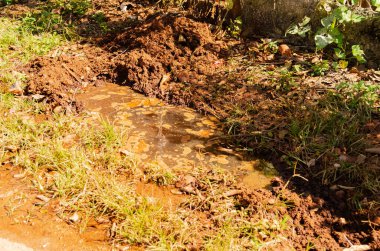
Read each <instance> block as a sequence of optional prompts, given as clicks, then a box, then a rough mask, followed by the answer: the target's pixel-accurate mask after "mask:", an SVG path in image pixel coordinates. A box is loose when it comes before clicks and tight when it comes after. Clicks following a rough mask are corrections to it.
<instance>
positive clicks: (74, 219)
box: [69, 213, 79, 223]
mask: <svg viewBox="0 0 380 251" xmlns="http://www.w3.org/2000/svg"><path fill="white" fill-rule="evenodd" d="M69 220H70V221H71V222H73V223H75V222H78V221H79V215H78V214H77V213H74V214H73V215H72V216H71V217H70V218H69Z"/></svg>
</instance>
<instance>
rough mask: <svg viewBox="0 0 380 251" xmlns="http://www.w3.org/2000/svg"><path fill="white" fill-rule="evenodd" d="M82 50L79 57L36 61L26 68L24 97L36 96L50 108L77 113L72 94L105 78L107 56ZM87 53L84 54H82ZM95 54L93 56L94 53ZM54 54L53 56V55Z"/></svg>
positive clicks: (98, 50) (78, 104)
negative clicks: (27, 78)
mask: <svg viewBox="0 0 380 251" xmlns="http://www.w3.org/2000/svg"><path fill="white" fill-rule="evenodd" d="M81 48H82V54H79V55H69V54H68V53H63V54H62V55H60V56H54V55H53V56H51V57H40V58H37V59H36V60H34V61H32V62H31V63H30V65H29V66H28V74H29V82H28V84H27V87H26V94H27V95H29V94H40V95H42V96H41V97H40V98H41V100H43V101H44V102H46V103H48V104H50V105H51V108H52V109H53V110H54V109H59V110H66V111H67V110H71V109H72V108H74V109H75V110H76V111H79V110H80V109H81V105H80V103H78V102H77V101H76V99H75V94H77V93H78V92H81V91H83V89H85V88H86V87H87V86H89V85H97V84H100V83H101V82H102V79H103V78H105V77H106V75H109V71H108V68H109V67H108V65H109V64H108V63H106V62H108V58H107V53H105V52H102V51H101V49H99V48H92V47H89V48H84V47H81ZM86 52H87V53H86ZM94 52H95V53H94ZM53 54H54V53H53Z"/></svg>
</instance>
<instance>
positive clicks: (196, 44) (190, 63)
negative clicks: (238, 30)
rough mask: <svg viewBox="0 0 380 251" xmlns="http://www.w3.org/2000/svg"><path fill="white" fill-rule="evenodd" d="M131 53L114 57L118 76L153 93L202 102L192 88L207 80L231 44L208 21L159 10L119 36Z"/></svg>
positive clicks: (120, 43) (120, 44)
mask: <svg viewBox="0 0 380 251" xmlns="http://www.w3.org/2000/svg"><path fill="white" fill-rule="evenodd" d="M113 44H115V47H118V48H126V50H127V51H126V52H125V53H123V54H122V55H120V56H119V57H118V58H117V59H116V60H115V61H116V62H115V65H116V69H115V71H116V76H115V77H116V80H117V81H118V82H119V83H121V84H127V85H131V86H132V88H133V89H135V90H137V91H140V92H143V93H145V94H147V95H149V96H156V97H160V98H162V99H164V100H170V101H171V102H174V103H178V104H186V105H195V104H197V102H196V100H194V99H193V98H194V96H196V95H193V94H192V93H191V91H192V90H193V89H194V87H198V86H199V87H201V86H204V85H206V81H207V78H208V77H209V76H212V75H213V74H214V73H215V71H216V69H217V68H218V67H219V66H221V64H222V62H223V61H222V60H220V59H221V56H222V55H223V54H226V51H227V45H226V43H224V42H222V41H215V40H214V38H213V36H212V34H211V31H210V29H209V25H208V24H206V23H201V22H196V21H194V20H192V19H190V18H187V17H184V16H181V15H179V14H175V13H169V14H158V15H156V16H152V17H150V18H148V19H147V21H145V22H144V23H143V24H141V25H138V26H136V27H134V28H132V29H130V30H128V31H127V32H124V33H122V34H120V35H118V36H117V37H116V39H115V40H114V41H113Z"/></svg>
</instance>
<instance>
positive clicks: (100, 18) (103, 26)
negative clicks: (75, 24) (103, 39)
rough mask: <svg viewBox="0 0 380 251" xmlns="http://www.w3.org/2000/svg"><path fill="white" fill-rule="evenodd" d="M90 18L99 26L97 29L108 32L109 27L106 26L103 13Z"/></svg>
mask: <svg viewBox="0 0 380 251" xmlns="http://www.w3.org/2000/svg"><path fill="white" fill-rule="evenodd" d="M91 18H92V19H93V20H94V21H95V22H96V23H97V24H98V25H99V28H100V29H101V30H102V31H103V32H107V31H108V30H109V27H108V25H107V17H106V16H105V15H104V13H103V12H96V13H95V14H93V15H92V16H91Z"/></svg>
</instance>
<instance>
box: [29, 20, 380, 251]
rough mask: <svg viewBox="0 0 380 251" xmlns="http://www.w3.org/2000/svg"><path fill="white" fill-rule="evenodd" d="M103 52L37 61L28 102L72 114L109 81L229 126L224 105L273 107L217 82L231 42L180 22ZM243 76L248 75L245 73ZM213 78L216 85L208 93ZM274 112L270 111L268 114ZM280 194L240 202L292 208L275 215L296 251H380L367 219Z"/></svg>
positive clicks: (152, 25)
mask: <svg viewBox="0 0 380 251" xmlns="http://www.w3.org/2000/svg"><path fill="white" fill-rule="evenodd" d="M108 40H109V38H108ZM104 48H111V50H112V51H113V52H109V51H108V52H107V51H106V50H102V49H100V48H96V47H94V46H82V47H79V48H77V50H74V52H75V51H78V53H76V54H75V53H74V54H73V53H72V54H68V53H64V54H62V55H60V56H54V55H53V57H45V58H39V59H37V60H35V61H34V62H32V63H31V64H30V67H29V74H30V75H29V79H30V82H29V84H28V88H27V94H35V93H39V94H42V95H45V96H46V97H45V100H46V102H48V103H51V104H52V109H54V108H56V107H63V108H64V109H67V107H70V106H71V105H74V107H76V108H77V109H78V107H79V105H78V104H77V103H76V101H75V93H78V92H80V91H82V90H83V89H85V87H86V86H87V85H97V84H101V83H102V81H103V79H104V78H108V79H114V80H116V81H117V82H118V83H120V84H125V85H130V86H131V87H132V88H133V89H135V90H137V91H140V92H143V93H145V94H146V95H149V96H156V97H160V98H162V99H164V100H166V101H170V102H172V103H177V104H184V105H189V106H192V107H195V108H197V109H200V110H203V111H206V112H211V113H213V114H218V115H220V117H222V118H223V117H225V116H226V112H225V108H226V107H225V106H223V105H222V106H220V105H219V104H225V103H226V102H225V100H226V99H235V98H236V99H237V100H240V102H244V98H246V99H250V102H254V101H257V102H258V101H260V102H261V101H263V102H264V101H265V102H267V103H268V102H269V103H270V100H271V99H274V98H273V97H271V95H272V94H271V93H269V92H268V93H267V94H265V95H259V91H258V90H250V89H249V87H248V86H247V87H244V88H245V89H243V90H242V89H239V88H242V85H241V83H240V82H239V81H240V80H241V79H240V80H238V81H237V82H235V83H231V84H228V85H227V84H226V81H225V80H226V79H225V77H226V76H225V75H223V74H221V75H219V76H218V75H217V74H216V73H217V72H220V71H221V70H222V69H223V70H228V69H225V68H224V66H225V61H224V58H225V56H226V53H227V48H228V46H227V42H223V41H216V40H215V38H214V36H213V35H212V33H211V31H210V28H209V25H208V24H206V23H202V22H197V21H194V20H192V19H190V18H188V17H185V16H182V15H180V14H176V13H169V14H163V13H158V14H155V15H151V16H148V17H147V19H146V20H145V21H143V22H142V23H139V24H137V25H134V26H132V27H129V28H127V29H126V30H125V31H123V32H120V33H119V34H118V35H117V36H116V37H115V38H114V39H112V41H111V42H110V43H108V44H106V45H105V46H104ZM79 52H80V53H79ZM242 68H243V67H242ZM242 73H244V69H243V70H241V71H240V72H239V71H238V74H240V75H241V74H242ZM211 78H216V79H213V80H212V83H213V84H212V85H211V84H210V85H209V81H210V80H211ZM206 83H207V85H206ZM239 93H242V95H240V94H239ZM220 94H224V95H220ZM238 94H239V95H238ZM254 94H258V95H257V97H255V95H254ZM236 96H239V97H236ZM268 100H269V101H268ZM211 101H212V102H211ZM229 104H231V102H229ZM270 112H271V111H270V110H264V112H263V113H262V114H263V115H265V114H268V113H270ZM271 116H272V115H268V116H262V117H265V118H266V120H267V121H266V122H267V123H268V127H269V126H270V125H271V124H270V123H271V122H272V123H273V121H271V120H272V119H271V118H272V117H271ZM276 122H278V121H276ZM275 187H276V186H275ZM277 187H278V188H277V189H276V188H274V189H273V191H264V190H258V191H252V192H248V193H245V194H243V195H239V196H238V197H237V199H238V201H239V202H240V204H241V205H242V206H243V207H252V208H259V207H260V206H262V203H263V201H267V200H268V198H272V199H275V200H276V199H278V198H280V200H282V201H283V202H284V203H289V207H288V208H287V209H283V210H282V211H281V209H275V210H274V211H273V213H275V214H279V215H280V216H285V215H289V216H290V220H289V221H288V222H287V225H289V229H290V230H289V232H288V235H289V236H290V238H291V240H292V244H293V245H294V247H295V248H296V249H297V250H301V249H305V248H306V246H307V245H308V243H309V242H313V244H314V245H315V248H316V249H317V250H323V249H326V250H340V247H348V246H349V243H348V242H347V239H348V240H349V241H351V242H352V243H353V244H370V245H371V247H372V248H373V249H380V239H379V238H380V236H379V230H378V228H376V227H374V228H373V229H371V228H370V227H369V226H368V225H366V224H363V223H362V222H361V220H362V219H363V218H362V216H360V217H359V216H358V217H357V216H355V215H350V214H349V213H347V214H346V213H345V212H344V210H345V209H343V210H342V209H341V210H334V209H332V208H330V205H331V204H329V202H326V201H324V200H323V199H321V198H319V197H317V196H314V195H308V196H306V195H305V196H299V195H297V194H296V193H294V192H292V191H290V190H289V189H287V188H283V186H281V185H278V186H277ZM310 189H312V188H310ZM375 215H376V213H375ZM346 216H347V217H346ZM379 216H380V215H379ZM344 217H346V218H344ZM356 217H357V218H356Z"/></svg>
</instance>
